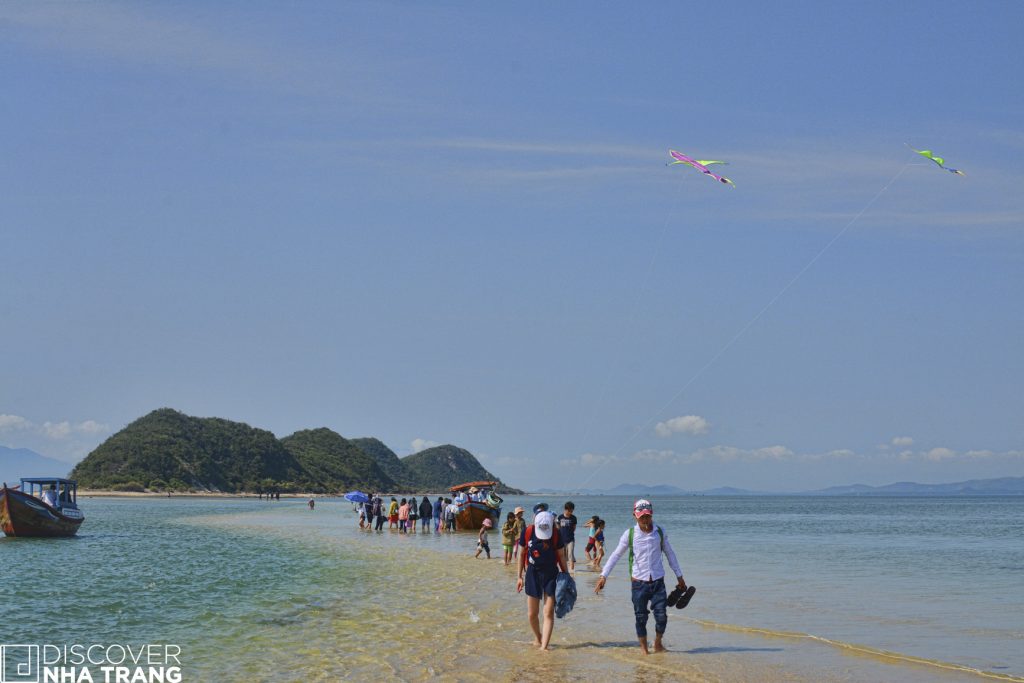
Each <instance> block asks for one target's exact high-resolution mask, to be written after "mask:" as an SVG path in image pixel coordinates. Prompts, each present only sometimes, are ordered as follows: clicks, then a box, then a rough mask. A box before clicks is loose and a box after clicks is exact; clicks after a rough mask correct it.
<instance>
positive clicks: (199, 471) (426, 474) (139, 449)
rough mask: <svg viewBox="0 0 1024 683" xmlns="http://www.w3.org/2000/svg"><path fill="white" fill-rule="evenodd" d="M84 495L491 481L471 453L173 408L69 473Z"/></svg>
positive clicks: (406, 488)
mask: <svg viewBox="0 0 1024 683" xmlns="http://www.w3.org/2000/svg"><path fill="white" fill-rule="evenodd" d="M70 476H71V477H72V478H73V479H77V480H78V483H79V486H81V487H82V488H83V489H97V490H113V491H140V492H141V491H160V492H164V491H166V492H188V491H191V492H195V491H202V492H214V493H256V492H261V491H271V490H276V491H281V492H284V493H288V492H308V493H323V494H334V493H344V492H345V491H350V490H353V489H360V490H364V491H367V492H371V491H380V492H388V493H404V492H408V493H423V492H430V493H435V492H441V491H444V490H446V489H448V487H450V486H455V485H457V484H462V483H464V482H467V481H482V480H489V481H497V482H499V483H498V486H497V487H496V488H497V491H498V493H506V494H518V493H522V492H521V491H519V490H518V489H514V488H511V487H509V486H507V485H505V484H503V483H501V482H500V480H499V479H498V478H497V477H496V476H494V475H493V474H491V473H490V472H488V471H487V470H486V469H485V468H484V467H483V465H481V464H480V462H479V461H478V460H477V459H476V457H475V456H473V454H472V453H470V452H469V451H467V450H465V449H462V448H458V447H457V446H452V445H444V446H436V447H434V448H428V449H426V450H423V451H420V452H418V453H414V454H412V455H409V456H406V457H405V458H399V457H398V455H397V454H396V453H395V452H394V451H392V450H391V449H390V448H388V447H387V446H386V445H384V443H383V442H381V441H380V440H378V439H375V438H359V439H346V438H345V437H343V436H341V435H340V434H338V433H337V432H334V431H332V430H330V429H328V428H326V427H321V428H318V429H305V430H301V431H298V432H295V433H294V434H291V435H289V436H286V437H284V438H281V439H278V438H277V437H276V436H274V434H273V433H271V432H269V431H267V430H265V429H259V428H256V427H252V426H250V425H248V424H245V423H243V422H233V421H231V420H225V419H223V418H217V417H193V416H190V415H185V414H184V413H181V412H179V411H177V410H174V409H171V408H161V409H159V410H154V411H153V412H151V413H149V414H147V415H144V416H142V417H140V418H138V419H137V420H135V421H134V422H132V423H131V424H129V425H127V426H126V427H125V428H124V429H122V430H120V431H119V432H117V433H116V434H113V435H112V436H111V437H110V438H108V439H107V440H106V441H104V442H103V443H101V444H100V445H99V446H97V447H96V448H95V449H94V450H93V451H92V452H91V453H89V455H87V456H86V457H85V458H84V459H83V460H82V461H81V462H79V463H78V464H77V465H76V466H75V468H74V470H72V472H71V475H70Z"/></svg>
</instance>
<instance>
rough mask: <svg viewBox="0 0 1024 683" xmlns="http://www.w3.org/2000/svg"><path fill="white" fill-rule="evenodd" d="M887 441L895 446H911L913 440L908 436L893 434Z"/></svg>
mask: <svg viewBox="0 0 1024 683" xmlns="http://www.w3.org/2000/svg"><path fill="white" fill-rule="evenodd" d="M889 443H890V444H892V445H893V446H896V447H897V448H906V447H907V446H913V445H914V440H913V439H912V438H911V437H909V436H894V437H892V440H891V441H890V442H889Z"/></svg>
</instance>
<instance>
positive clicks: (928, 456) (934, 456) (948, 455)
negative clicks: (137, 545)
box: [924, 448, 956, 462]
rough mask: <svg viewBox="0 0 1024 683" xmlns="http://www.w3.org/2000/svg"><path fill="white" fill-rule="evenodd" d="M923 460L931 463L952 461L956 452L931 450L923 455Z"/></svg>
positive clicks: (945, 449)
mask: <svg viewBox="0 0 1024 683" xmlns="http://www.w3.org/2000/svg"><path fill="white" fill-rule="evenodd" d="M924 457H925V460H931V461H932V462H941V461H943V460H952V459H953V458H955V457H956V451H954V450H952V449H949V448H933V449H931V450H930V451H928V452H927V453H925V454H924Z"/></svg>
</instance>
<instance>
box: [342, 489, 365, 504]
mask: <svg viewBox="0 0 1024 683" xmlns="http://www.w3.org/2000/svg"><path fill="white" fill-rule="evenodd" d="M345 500H350V501H352V502H353V503H368V502H370V497H369V496H368V495H366V494H365V493H363V492H362V491H349V492H348V493H346V494H345Z"/></svg>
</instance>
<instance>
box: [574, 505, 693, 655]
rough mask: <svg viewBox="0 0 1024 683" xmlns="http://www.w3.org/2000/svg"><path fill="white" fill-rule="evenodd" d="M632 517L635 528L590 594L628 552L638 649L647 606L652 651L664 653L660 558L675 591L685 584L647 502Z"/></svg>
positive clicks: (643, 644)
mask: <svg viewBox="0 0 1024 683" xmlns="http://www.w3.org/2000/svg"><path fill="white" fill-rule="evenodd" d="M633 516H634V517H636V525H635V526H633V527H632V528H629V529H626V531H625V532H623V534H622V538H620V539H619V545H618V547H616V548H615V551H614V552H613V553H612V554H611V555H610V556H609V557H608V562H607V563H605V565H604V569H603V570H601V576H600V578H598V580H597V587H596V588H595V589H594V592H595V593H597V594H598V595H600V594H601V589H602V588H604V584H605V580H606V579H607V578H608V575H609V574H610V573H611V571H612V569H614V568H615V563H616V562H618V561H619V558H620V557H622V555H623V553H625V552H627V551H628V552H629V564H630V570H631V571H630V579H631V580H632V582H631V583H632V599H633V614H634V615H635V616H636V637H637V640H639V641H640V649H641V650H643V653H644V654H647V617H648V615H649V614H650V612H649V611H648V610H647V606H648V603H650V608H651V610H650V611H651V612H654V633H655V635H654V651H655V652H664V651H665V647H664V645H662V643H661V638H662V636H664V635H665V628H666V626H668V609H667V607H668V598H667V596H666V595H665V568H664V567H663V566H662V556H663V555H664V556H665V557H667V558H668V563H669V566H670V567H672V571H674V572H675V574H676V577H677V579H678V583H677V587H678V588H677V589H678V591H680V592H682V591H685V590H686V581H684V580H683V570H681V569H680V568H679V561H678V560H677V559H676V553H675V551H674V550H672V544H671V543H669V542H668V534H666V533H665V531H664V529H662V528H661V527H660V526H657V525H656V524H655V523H654V506H653V505H651V502H650V501H649V500H643V499H641V500H638V501H637V502H636V503H635V504H634V505H633ZM677 595H678V593H677Z"/></svg>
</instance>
